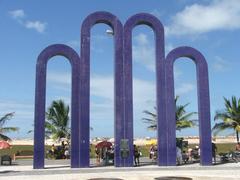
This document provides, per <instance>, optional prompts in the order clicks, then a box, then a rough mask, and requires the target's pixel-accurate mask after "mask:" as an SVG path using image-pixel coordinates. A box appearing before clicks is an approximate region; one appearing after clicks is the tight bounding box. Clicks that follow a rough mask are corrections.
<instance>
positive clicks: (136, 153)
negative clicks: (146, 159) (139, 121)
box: [133, 144, 140, 166]
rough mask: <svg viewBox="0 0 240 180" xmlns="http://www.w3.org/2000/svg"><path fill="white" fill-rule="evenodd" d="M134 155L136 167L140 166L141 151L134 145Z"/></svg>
mask: <svg viewBox="0 0 240 180" xmlns="http://www.w3.org/2000/svg"><path fill="white" fill-rule="evenodd" d="M133 150H134V152H133V154H134V165H135V166H139V157H140V153H139V149H138V148H137V146H136V145H135V144H134V146H133Z"/></svg>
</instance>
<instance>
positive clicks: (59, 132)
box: [45, 100, 70, 140]
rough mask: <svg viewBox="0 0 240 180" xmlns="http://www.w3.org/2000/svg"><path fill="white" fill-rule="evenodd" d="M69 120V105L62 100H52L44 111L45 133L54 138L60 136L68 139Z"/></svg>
mask: <svg viewBox="0 0 240 180" xmlns="http://www.w3.org/2000/svg"><path fill="white" fill-rule="evenodd" d="M69 122H70V121H69V106H68V105H66V104H65V103H64V101H63V100H55V101H53V102H52V104H51V105H50V107H49V108H48V110H47V112H46V122H45V127H46V132H45V135H46V136H47V137H51V138H53V139H55V140H56V139H60V138H66V139H68V140H69V139H70V128H69Z"/></svg>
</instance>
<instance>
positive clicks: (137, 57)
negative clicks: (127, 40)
mask: <svg viewBox="0 0 240 180" xmlns="http://www.w3.org/2000/svg"><path fill="white" fill-rule="evenodd" d="M134 39H135V41H136V43H135V44H134V45H133V60H134V61H135V62H136V63H139V64H142V65H143V66H145V67H146V68H147V69H148V70H150V71H153V72H155V49H154V47H153V45H152V44H151V43H150V41H149V39H148V37H147V35H146V34H143V33H140V34H138V35H137V36H135V37H134Z"/></svg>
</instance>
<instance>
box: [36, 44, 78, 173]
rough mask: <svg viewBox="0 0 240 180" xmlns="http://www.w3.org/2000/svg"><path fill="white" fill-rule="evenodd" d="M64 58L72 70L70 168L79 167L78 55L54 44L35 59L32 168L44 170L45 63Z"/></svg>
mask: <svg viewBox="0 0 240 180" xmlns="http://www.w3.org/2000/svg"><path fill="white" fill-rule="evenodd" d="M58 55H59V56H64V57H65V58H67V59H68V60H69V62H70V64H71V68H72V92H71V167H72V168H75V167H79V153H78V152H79V142H78V137H79V63H80V58H79V56H78V54H77V53H76V52H75V51H74V50H73V49H72V48H70V47H69V46H66V45H63V44H55V45H51V46H48V47H47V48H45V49H44V50H43V51H42V52H41V53H40V55H39V56H38V59H37V65H36V85H35V112H34V156H33V168H34V169H42V168H44V157H45V156H44V151H45V149H44V148H45V144H44V139H45V106H46V105H45V104H46V71H47V62H48V60H49V59H50V58H52V57H54V56H58Z"/></svg>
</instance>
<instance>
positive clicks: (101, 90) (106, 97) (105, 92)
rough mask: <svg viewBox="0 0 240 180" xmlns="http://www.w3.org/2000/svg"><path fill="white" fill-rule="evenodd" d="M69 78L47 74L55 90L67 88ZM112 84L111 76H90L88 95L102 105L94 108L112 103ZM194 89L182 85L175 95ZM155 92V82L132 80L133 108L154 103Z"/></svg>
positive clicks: (67, 74) (64, 74) (53, 73)
mask: <svg viewBox="0 0 240 180" xmlns="http://www.w3.org/2000/svg"><path fill="white" fill-rule="evenodd" d="M70 77H71V75H70V73H58V72H51V73H49V74H48V76H47V79H48V81H49V82H50V83H53V84H54V86H55V87H56V88H59V87H61V86H62V87H66V86H69V85H70V83H71V78H70ZM113 83H114V80H113V75H107V76H106V75H105V76H103V75H98V74H94V75H92V77H91V81H90V88H91V89H90V94H91V96H92V97H93V96H94V97H98V98H101V103H103V105H101V106H97V105H96V103H95V107H109V105H108V103H109V102H113V99H114V97H113V93H114V91H113V89H114V84H113ZM194 89H195V86H194V85H193V84H191V83H183V84H181V85H180V86H177V87H176V93H177V94H178V95H183V94H186V93H189V92H190V91H192V90H194ZM66 90H67V91H70V88H66ZM155 91H156V86H155V82H153V81H146V80H142V79H138V78H133V97H134V107H135V108H137V109H144V108H143V107H147V106H149V103H150V102H154V101H155V96H156V95H155V94H156V92H155ZM98 103H99V102H98ZM101 103H100V104H101ZM105 103H106V104H105Z"/></svg>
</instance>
